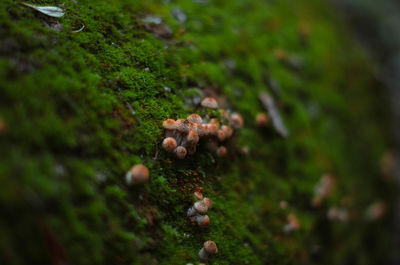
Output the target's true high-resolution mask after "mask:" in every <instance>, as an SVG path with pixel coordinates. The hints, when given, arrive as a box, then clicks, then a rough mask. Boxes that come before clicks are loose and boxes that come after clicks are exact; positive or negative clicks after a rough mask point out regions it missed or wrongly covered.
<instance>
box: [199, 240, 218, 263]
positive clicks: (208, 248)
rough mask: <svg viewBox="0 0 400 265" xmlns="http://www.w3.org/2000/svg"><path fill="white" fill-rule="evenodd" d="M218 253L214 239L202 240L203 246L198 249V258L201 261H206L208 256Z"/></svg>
mask: <svg viewBox="0 0 400 265" xmlns="http://www.w3.org/2000/svg"><path fill="white" fill-rule="evenodd" d="M217 253H218V248H217V244H215V242H214V241H211V240H209V241H206V242H204V245H203V247H202V248H201V249H200V251H199V259H200V260H202V261H207V260H208V258H209V256H211V255H215V254H217Z"/></svg>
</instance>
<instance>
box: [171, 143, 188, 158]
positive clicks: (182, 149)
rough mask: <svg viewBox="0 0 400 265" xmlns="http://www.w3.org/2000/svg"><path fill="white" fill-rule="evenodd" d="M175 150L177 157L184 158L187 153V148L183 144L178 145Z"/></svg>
mask: <svg viewBox="0 0 400 265" xmlns="http://www.w3.org/2000/svg"><path fill="white" fill-rule="evenodd" d="M174 152H175V155H176V157H177V158H179V159H184V158H185V157H186V154H187V151H186V148H185V147H183V146H178V147H177V148H175V150H174Z"/></svg>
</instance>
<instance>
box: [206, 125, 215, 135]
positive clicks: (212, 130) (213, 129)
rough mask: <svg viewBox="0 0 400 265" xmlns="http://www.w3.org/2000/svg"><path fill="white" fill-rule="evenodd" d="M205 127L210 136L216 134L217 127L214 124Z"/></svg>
mask: <svg viewBox="0 0 400 265" xmlns="http://www.w3.org/2000/svg"><path fill="white" fill-rule="evenodd" d="M206 126H207V128H208V129H209V131H210V134H211V135H217V134H218V126H217V125H216V124H215V123H209V124H207V125H206Z"/></svg>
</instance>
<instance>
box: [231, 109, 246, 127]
mask: <svg viewBox="0 0 400 265" xmlns="http://www.w3.org/2000/svg"><path fill="white" fill-rule="evenodd" d="M230 123H231V126H232V127H233V128H235V129H240V128H242V126H243V118H242V115H240V114H239V113H232V115H231V120H230Z"/></svg>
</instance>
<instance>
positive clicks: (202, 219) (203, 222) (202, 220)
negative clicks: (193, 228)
mask: <svg viewBox="0 0 400 265" xmlns="http://www.w3.org/2000/svg"><path fill="white" fill-rule="evenodd" d="M194 220H195V221H196V222H197V224H198V225H199V226H202V227H205V226H208V225H209V224H210V217H208V215H197V216H196V217H195V218H194Z"/></svg>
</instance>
